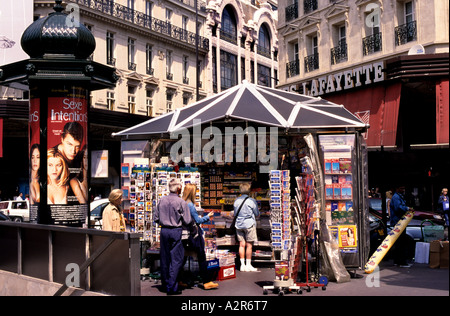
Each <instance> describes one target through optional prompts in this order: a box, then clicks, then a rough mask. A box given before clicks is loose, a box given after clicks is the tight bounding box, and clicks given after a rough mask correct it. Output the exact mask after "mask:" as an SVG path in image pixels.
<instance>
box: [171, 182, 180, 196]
mask: <svg viewBox="0 0 450 316" xmlns="http://www.w3.org/2000/svg"><path fill="white" fill-rule="evenodd" d="M179 189H181V182H180V180H178V179H171V180H170V181H169V191H170V193H178V190H179Z"/></svg>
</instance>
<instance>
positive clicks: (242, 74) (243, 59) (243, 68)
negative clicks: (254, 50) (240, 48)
mask: <svg viewBox="0 0 450 316" xmlns="http://www.w3.org/2000/svg"><path fill="white" fill-rule="evenodd" d="M244 79H245V57H241V81H242V80H244Z"/></svg>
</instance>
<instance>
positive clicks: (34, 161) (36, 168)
mask: <svg viewBox="0 0 450 316" xmlns="http://www.w3.org/2000/svg"><path fill="white" fill-rule="evenodd" d="M39 110H40V99H39V98H38V97H35V96H33V95H32V96H31V98H30V117H29V124H28V128H29V130H28V135H29V143H28V144H29V146H28V148H29V159H30V160H29V166H30V170H29V171H30V177H29V179H30V222H32V223H37V221H38V210H39V203H40V201H41V192H40V191H41V189H40V185H39V178H40V172H41V168H40V167H41V147H40V133H39V130H40V126H39V124H40V121H39V117H40V115H39Z"/></svg>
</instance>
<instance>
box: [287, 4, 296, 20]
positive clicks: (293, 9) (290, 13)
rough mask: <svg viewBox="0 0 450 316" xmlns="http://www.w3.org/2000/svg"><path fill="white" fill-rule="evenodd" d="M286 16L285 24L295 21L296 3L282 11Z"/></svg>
mask: <svg viewBox="0 0 450 316" xmlns="http://www.w3.org/2000/svg"><path fill="white" fill-rule="evenodd" d="M284 12H285V15H286V22H289V21H292V20H295V19H297V18H298V3H297V2H296V3H294V4H291V5H289V6H287V7H286V8H285V9H284Z"/></svg>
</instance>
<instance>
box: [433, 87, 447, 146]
mask: <svg viewBox="0 0 450 316" xmlns="http://www.w3.org/2000/svg"><path fill="white" fill-rule="evenodd" d="M448 88H449V87H448V79H442V80H441V81H438V82H437V83H436V144H448V140H449V137H448V125H449V109H448V108H449V105H448V102H449V99H448V93H449V92H448Z"/></svg>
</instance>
